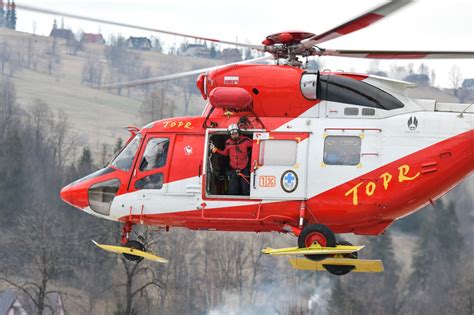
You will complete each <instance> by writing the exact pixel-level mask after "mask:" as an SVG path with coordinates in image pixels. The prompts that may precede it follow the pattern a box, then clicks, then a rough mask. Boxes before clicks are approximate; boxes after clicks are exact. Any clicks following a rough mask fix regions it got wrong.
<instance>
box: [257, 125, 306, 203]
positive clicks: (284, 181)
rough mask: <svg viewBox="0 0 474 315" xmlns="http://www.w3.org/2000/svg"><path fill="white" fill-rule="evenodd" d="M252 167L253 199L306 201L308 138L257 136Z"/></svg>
mask: <svg viewBox="0 0 474 315" xmlns="http://www.w3.org/2000/svg"><path fill="white" fill-rule="evenodd" d="M253 140H254V141H253V148H252V160H251V165H250V170H251V174H250V197H251V198H256V199H282V200H288V199H305V198H306V182H307V180H306V176H307V164H308V145H309V134H308V133H303V132H256V133H254V134H253Z"/></svg>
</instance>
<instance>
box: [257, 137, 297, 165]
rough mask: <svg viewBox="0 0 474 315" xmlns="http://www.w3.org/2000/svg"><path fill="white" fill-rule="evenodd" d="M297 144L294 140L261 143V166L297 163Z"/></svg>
mask: <svg viewBox="0 0 474 315" xmlns="http://www.w3.org/2000/svg"><path fill="white" fill-rule="evenodd" d="M296 151H297V143H296V141H293V140H262V142H260V155H259V164H260V165H287V166H292V165H295V163H296Z"/></svg>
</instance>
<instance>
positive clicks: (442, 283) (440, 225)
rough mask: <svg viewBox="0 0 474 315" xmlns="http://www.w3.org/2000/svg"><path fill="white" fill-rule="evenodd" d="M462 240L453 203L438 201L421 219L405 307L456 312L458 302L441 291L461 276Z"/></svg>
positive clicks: (451, 288)
mask: <svg viewBox="0 0 474 315" xmlns="http://www.w3.org/2000/svg"><path fill="white" fill-rule="evenodd" d="M464 244H465V243H464V240H463V237H462V235H461V234H460V232H459V221H458V219H457V216H456V212H455V206H454V203H450V204H449V205H446V204H445V203H443V202H442V201H440V202H438V203H437V206H436V209H434V210H433V211H430V212H427V216H425V218H424V220H423V224H422V229H421V235H420V239H419V241H418V246H417V249H416V251H415V257H414V258H413V261H412V269H413V272H412V274H411V275H410V282H409V288H408V289H409V299H410V303H409V305H407V307H409V308H410V309H413V310H414V311H415V312H428V313H430V312H439V313H457V312H456V311H455V309H456V308H457V307H459V303H456V299H454V298H453V296H451V295H450V296H446V294H445V292H452V291H453V290H454V289H456V288H457V287H458V284H459V283H460V282H461V280H462V277H464V276H465V275H464V274H463V271H464V268H463V265H462V264H463V254H464V252H463V246H464ZM439 271H443V272H439ZM454 295H455V294H454Z"/></svg>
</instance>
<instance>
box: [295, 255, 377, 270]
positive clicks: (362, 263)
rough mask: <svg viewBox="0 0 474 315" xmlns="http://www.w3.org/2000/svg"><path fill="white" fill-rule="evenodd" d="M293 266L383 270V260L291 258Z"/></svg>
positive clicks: (300, 268) (322, 268)
mask: <svg viewBox="0 0 474 315" xmlns="http://www.w3.org/2000/svg"><path fill="white" fill-rule="evenodd" d="M289 261H290V264H291V266H292V267H293V268H295V269H298V270H313V271H326V270H327V266H349V267H353V268H352V270H351V272H383V270H384V269H383V264H382V261H381V260H365V259H351V258H327V259H325V260H322V261H313V260H309V259H306V258H293V257H290V258H289Z"/></svg>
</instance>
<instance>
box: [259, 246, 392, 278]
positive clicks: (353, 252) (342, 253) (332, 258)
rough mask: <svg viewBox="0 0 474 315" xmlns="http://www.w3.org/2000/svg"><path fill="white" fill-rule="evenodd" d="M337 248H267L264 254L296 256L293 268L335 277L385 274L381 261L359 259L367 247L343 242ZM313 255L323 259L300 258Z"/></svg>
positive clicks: (292, 258) (292, 261) (292, 262)
mask: <svg viewBox="0 0 474 315" xmlns="http://www.w3.org/2000/svg"><path fill="white" fill-rule="evenodd" d="M342 243H343V244H341V245H336V246H335V247H322V246H320V245H319V244H317V243H314V244H312V245H311V246H309V247H306V248H299V247H289V248H279V249H273V248H270V247H267V248H265V249H262V253H264V254H267V255H272V256H296V257H290V258H289V261H290V264H291V266H292V267H293V268H295V269H298V270H312V271H329V272H330V273H332V274H334V275H339V276H342V275H344V274H347V273H349V272H383V270H384V268H383V264H382V261H380V260H365V259H357V253H358V252H359V251H360V250H361V249H363V248H364V247H365V246H353V245H348V244H350V243H348V242H342ZM302 255H305V256H306V257H308V255H311V256H312V257H315V255H316V256H317V257H321V259H316V260H315V259H307V258H304V257H298V256H302ZM311 256H310V257H311Z"/></svg>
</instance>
